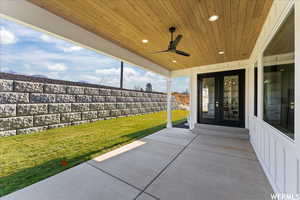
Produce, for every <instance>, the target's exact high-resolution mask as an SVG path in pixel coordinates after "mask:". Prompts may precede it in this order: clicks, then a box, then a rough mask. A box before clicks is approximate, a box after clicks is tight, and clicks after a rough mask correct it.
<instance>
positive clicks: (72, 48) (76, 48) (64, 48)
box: [60, 46, 83, 52]
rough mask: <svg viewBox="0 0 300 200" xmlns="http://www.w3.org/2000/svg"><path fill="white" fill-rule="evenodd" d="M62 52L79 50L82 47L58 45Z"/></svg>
mask: <svg viewBox="0 0 300 200" xmlns="http://www.w3.org/2000/svg"><path fill="white" fill-rule="evenodd" d="M60 48H61V49H62V50H63V51H64V52H72V51H79V50H81V49H83V48H82V47H79V46H70V47H60Z"/></svg>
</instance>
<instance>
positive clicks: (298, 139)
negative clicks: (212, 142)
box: [172, 0, 300, 194]
mask: <svg viewBox="0 0 300 200" xmlns="http://www.w3.org/2000/svg"><path fill="white" fill-rule="evenodd" d="M293 5H295V26H296V30H295V33H296V34H295V40H296V41H295V64H296V67H295V77H296V78H295V140H292V139H290V138H288V137H287V136H285V135H284V134H283V133H281V132H280V131H279V130H277V129H275V128H274V127H272V126H271V125H269V124H267V123H266V122H264V121H263V68H262V54H263V51H264V49H265V47H266V46H267V44H268V42H269V41H270V40H271V39H272V36H273V35H274V34H275V32H276V30H277V28H278V27H279V26H280V24H281V23H282V21H283V20H284V19H285V17H286V15H287V14H288V12H289V10H290V9H291V7H292V6H293ZM256 62H257V63H258V80H259V82H258V86H259V87H258V117H256V116H254V65H255V63H256ZM299 63H300V1H297V0H296V1H295V0H274V3H273V5H272V8H271V10H270V13H269V15H268V17H267V19H266V22H265V24H264V26H263V29H262V31H261V33H260V36H259V38H258V40H257V43H256V45H255V47H254V49H253V52H252V54H251V57H250V58H249V60H243V61H236V62H230V63H221V64H216V65H208V66H201V67H195V68H190V69H185V70H177V71H173V72H172V77H180V76H188V77H189V78H190V96H191V99H190V101H191V102H190V109H191V111H190V117H189V118H190V119H189V121H190V127H191V128H193V127H194V124H195V123H197V106H198V105H197V74H199V73H209V72H217V71H226V70H234V69H240V68H245V69H246V82H245V84H246V97H245V98H246V108H245V110H246V113H245V114H246V116H245V119H246V128H249V130H250V140H251V144H252V146H253V148H254V150H255V152H256V155H257V157H258V159H259V161H260V163H261V165H262V168H263V170H264V172H265V174H266V176H267V177H268V179H269V182H270V183H271V185H272V187H273V190H274V192H277V193H290V194H300V123H299V122H300V106H299V105H300V78H299V77H300V68H299V67H298V65H299Z"/></svg>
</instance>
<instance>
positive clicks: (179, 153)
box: [134, 135, 199, 200]
mask: <svg viewBox="0 0 300 200" xmlns="http://www.w3.org/2000/svg"><path fill="white" fill-rule="evenodd" d="M198 136H199V135H196V136H195V137H193V139H192V140H191V141H190V142H189V143H188V144H187V145H185V146H184V147H183V148H182V149H181V150H180V151H179V152H178V153H177V154H176V155H175V157H174V158H173V159H172V160H171V161H170V162H169V163H168V164H167V165H166V166H165V167H164V168H163V169H162V170H161V171H160V172H159V173H158V174H157V175H156V176H155V177H154V178H153V179H152V180H151V181H150V182H149V183H148V184H147V185H146V187H145V188H144V189H143V190H142V191H141V192H140V193H139V194H138V195H137V196H136V197H135V198H134V200H137V198H138V197H139V196H140V195H142V194H143V193H146V192H145V191H146V190H147V189H148V188H149V187H150V185H152V183H153V182H154V181H155V180H156V179H157V178H158V177H159V176H160V175H161V174H162V173H163V172H164V171H166V169H168V167H169V166H170V165H171V164H172V163H173V162H174V161H175V160H176V159H177V158H178V157H179V156H180V155H181V154H182V153H183V152H184V150H186V148H187V147H188V146H189V145H190V144H192V142H193V141H194V140H195V139H196V138H197V137H198ZM146 194H148V193H146ZM158 199H159V198H158Z"/></svg>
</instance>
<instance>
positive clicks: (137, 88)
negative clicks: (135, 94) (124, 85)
mask: <svg viewBox="0 0 300 200" xmlns="http://www.w3.org/2000/svg"><path fill="white" fill-rule="evenodd" d="M133 89H134V90H142V89H143V88H142V87H140V86H138V85H135V86H133Z"/></svg>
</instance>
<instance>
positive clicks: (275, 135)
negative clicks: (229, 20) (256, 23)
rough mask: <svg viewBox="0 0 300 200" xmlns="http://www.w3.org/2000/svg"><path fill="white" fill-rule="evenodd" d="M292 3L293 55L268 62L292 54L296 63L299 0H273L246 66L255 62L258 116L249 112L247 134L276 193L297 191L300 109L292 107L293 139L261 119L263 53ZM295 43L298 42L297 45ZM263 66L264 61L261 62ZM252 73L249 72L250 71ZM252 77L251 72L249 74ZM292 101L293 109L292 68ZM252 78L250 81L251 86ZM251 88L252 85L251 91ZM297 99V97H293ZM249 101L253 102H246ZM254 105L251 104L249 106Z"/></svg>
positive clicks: (298, 89)
mask: <svg viewBox="0 0 300 200" xmlns="http://www.w3.org/2000/svg"><path fill="white" fill-rule="evenodd" d="M294 3H296V7H295V8H296V9H295V15H296V17H295V25H296V31H295V32H296V34H295V42H296V45H295V50H296V51H295V56H292V57H291V55H284V56H280V57H276V58H275V59H274V58H270V60H269V61H271V63H278V62H279V63H287V62H290V61H291V60H292V59H293V57H295V62H296V65H295V66H297V65H299V64H298V63H300V59H299V55H298V54H299V50H300V45H299V35H300V34H299V33H300V29H299V22H300V18H299V16H300V13H299V12H300V9H299V8H300V6H299V4H300V2H299V1H294V0H284V1H283V0H274V3H273V5H272V8H271V10H270V13H269V15H268V17H267V20H266V22H265V24H264V26H263V30H262V31H261V33H260V36H259V38H258V40H257V43H256V45H255V48H254V50H253V52H252V54H251V57H250V59H249V67H250V68H252V70H253V68H254V63H255V62H257V61H258V79H259V84H258V86H259V88H258V98H259V99H258V117H255V116H253V112H250V118H249V119H250V121H249V124H250V135H251V144H252V146H253V148H254V150H255V152H256V154H257V157H258V159H259V161H260V163H261V165H262V167H263V170H264V172H265V174H266V176H267V177H268V179H269V181H270V183H271V185H272V187H273V190H274V192H277V193H284V192H286V193H290V194H296V193H298V194H299V193H300V175H299V174H300V166H299V159H300V141H299V135H300V123H297V122H299V121H300V110H299V109H298V110H296V109H295V136H296V140H292V139H291V138H289V137H288V136H286V135H284V134H283V133H282V132H281V131H279V130H277V129H276V128H274V127H273V126H271V125H269V124H268V123H266V122H265V121H263V63H262V61H263V59H262V58H263V57H262V55H263V52H264V50H265V48H266V47H267V45H268V44H269V42H270V41H271V40H272V38H273V36H274V35H275V34H276V32H277V30H278V29H279V27H280V25H281V24H282V22H284V20H285V19H286V16H287V15H288V14H289V12H290V9H291V8H292V7H293V5H294ZM297 44H298V45H297ZM264 65H265V63H264ZM251 74H252V73H251ZM251 76H253V75H251ZM295 77H296V78H295V100H296V102H295V103H296V104H295V105H296V108H298V107H297V105H299V104H300V78H299V77H300V69H299V68H297V67H295ZM253 81H254V79H252V83H251V84H250V85H251V86H253V84H254V83H253ZM253 91H254V88H252V92H253ZM297 99H298V100H297ZM250 104H253V102H252V103H250ZM253 108H254V106H251V109H253Z"/></svg>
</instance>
